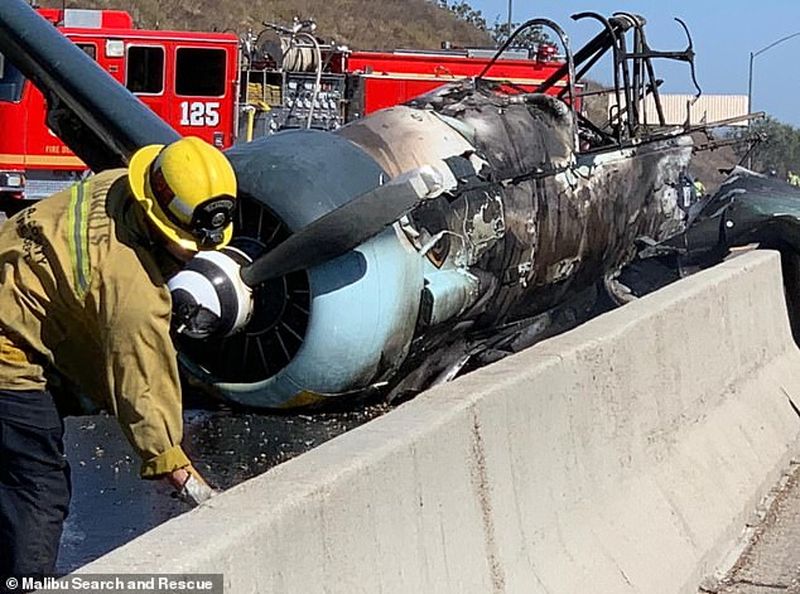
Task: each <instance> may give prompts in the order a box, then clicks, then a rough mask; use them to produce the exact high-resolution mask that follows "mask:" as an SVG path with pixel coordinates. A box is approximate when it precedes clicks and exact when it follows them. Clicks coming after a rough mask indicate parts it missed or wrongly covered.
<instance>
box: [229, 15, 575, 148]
mask: <svg viewBox="0 0 800 594" xmlns="http://www.w3.org/2000/svg"><path fill="white" fill-rule="evenodd" d="M273 27H275V26H273ZM275 28H276V29H278V30H279V31H278V39H272V40H270V39H269V37H267V39H264V33H265V32H267V33H268V32H269V30H265V31H263V32H262V33H261V34H260V35H259V36H258V37H253V38H251V39H250V40H249V41H248V40H247V39H246V38H245V42H244V44H243V45H244V47H245V51H244V59H243V69H242V85H241V88H242V96H241V97H240V100H241V105H242V107H243V114H242V117H241V119H240V130H239V137H240V138H242V139H246V140H250V139H252V138H254V137H258V136H262V135H265V134H271V133H274V132H277V131H279V130H282V129H286V128H298V127H312V128H320V129H327V130H334V129H336V128H338V127H339V126H341V125H342V124H344V123H346V122H349V121H351V120H354V119H356V118H359V117H362V116H365V115H369V114H370V113H372V112H373V111H377V110H378V109H383V108H385V107H391V106H393V105H398V104H400V103H404V102H406V101H408V100H410V99H413V98H414V97H417V96H419V95H421V94H423V93H426V92H428V91H430V90H433V89H435V88H436V87H439V86H441V85H443V84H446V83H450V82H453V81H455V80H460V79H464V78H468V77H474V76H477V75H479V74H481V72H482V71H483V70H484V68H485V67H486V66H487V64H489V61H490V60H491V58H492V57H493V55H494V54H495V52H496V50H494V49H483V48H475V49H447V50H440V51H419V50H397V51H394V52H376V51H349V50H348V49H347V48H342V47H336V46H332V45H319V44H317V43H316V41H313V40H312V36H311V35H310V33H306V34H305V35H303V34H302V33H300V34H298V33H297V29H295V30H294V31H289V30H287V29H282V28H280V27H275ZM309 40H312V41H309ZM562 65H563V61H561V60H560V59H559V58H558V56H557V55H556V48H555V46H553V45H551V44H547V43H544V44H541V45H540V46H539V47H537V48H536V49H535V50H528V49H524V50H511V51H507V52H505V53H504V54H503V56H502V57H501V58H500V59H499V60H497V61H496V62H495V63H494V64H493V65H492V67H491V68H490V70H489V71H488V72H487V74H486V78H487V79H489V80H498V81H505V82H507V83H510V86H509V87H508V88H509V89H510V90H511V91H512V92H513V90H514V89H516V90H517V91H519V90H524V91H531V90H533V89H535V88H536V86H537V85H538V84H540V83H542V82H544V80H546V79H547V78H548V77H549V76H550V75H551V74H553V73H554V72H556V71H557V70H558V69H559V68H560V67H561V66H562ZM563 84H564V83H563V82H562V83H561V85H557V86H556V87H554V88H552V89H551V90H550V91H549V92H550V93H553V94H556V93H558V92H559V91H560V90H561V88H562V87H563Z"/></svg>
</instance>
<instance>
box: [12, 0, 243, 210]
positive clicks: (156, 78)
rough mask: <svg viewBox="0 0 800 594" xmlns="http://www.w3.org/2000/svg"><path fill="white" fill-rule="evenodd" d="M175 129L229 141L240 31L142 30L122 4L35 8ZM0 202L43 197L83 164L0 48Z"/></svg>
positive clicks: (82, 168)
mask: <svg viewBox="0 0 800 594" xmlns="http://www.w3.org/2000/svg"><path fill="white" fill-rule="evenodd" d="M39 13H40V14H41V15H42V16H43V17H44V18H46V19H47V20H48V21H50V22H51V23H53V25H54V26H56V27H58V28H59V30H60V31H61V32H62V33H63V34H64V35H66V36H67V37H68V38H69V39H71V40H72V41H73V42H74V43H75V44H77V45H78V47H80V48H81V49H82V50H84V51H85V52H86V53H87V54H89V55H90V56H91V57H92V58H94V59H95V60H96V61H97V63H98V64H99V65H100V66H101V67H102V68H103V69H104V70H105V71H106V72H108V73H109V74H110V75H111V76H113V77H114V78H116V79H117V80H118V81H119V82H120V83H122V84H124V85H125V86H126V87H127V88H128V89H129V90H130V91H131V92H133V93H134V94H136V95H137V96H138V97H139V98H140V99H141V100H142V101H143V102H144V103H145V104H147V105H148V106H149V107H150V108H151V109H152V110H153V111H155V112H156V113H157V114H159V115H160V116H161V117H162V118H164V120H166V121H167V122H169V123H170V124H171V125H172V126H173V127H174V128H175V129H176V130H178V132H180V133H181V134H185V135H193V136H199V137H201V138H203V139H205V140H207V141H208V142H212V143H214V144H215V145H217V146H219V147H227V146H230V145H231V144H232V143H233V141H234V134H233V131H234V130H235V121H234V120H235V117H236V96H237V94H236V85H237V84H238V80H239V39H238V38H237V37H236V36H235V35H232V34H222V33H190V32H182V31H145V30H138V29H134V28H133V19H132V18H131V16H130V15H129V14H128V13H127V12H122V11H113V10H103V11H97V10H72V9H67V10H58V9H39ZM0 129H2V130H3V134H2V135H0V198H2V199H3V201H4V204H2V205H0V207H2V208H5V209H11V210H13V207H14V205H15V204H19V202H18V201H19V200H22V199H28V200H30V199H38V198H43V197H45V196H48V195H50V194H52V193H53V192H55V191H58V190H60V189H62V188H64V187H66V186H68V185H69V184H71V183H72V182H73V181H74V180H75V179H77V178H79V177H80V176H82V175H84V173H85V172H86V166H85V165H84V164H83V163H82V162H81V161H80V159H78V158H77V157H76V156H75V155H74V153H73V152H72V151H71V150H70V149H69V148H68V147H67V146H66V145H64V143H62V142H61V141H60V140H59V139H58V138H57V137H56V136H55V134H53V132H52V131H51V130H50V129H49V128H48V127H47V125H46V124H45V100H44V97H43V96H42V94H41V93H40V92H39V91H38V90H37V89H36V88H35V87H34V86H33V85H32V84H30V82H28V81H26V80H25V79H24V78H23V76H22V75H21V74H20V72H19V71H18V70H17V69H16V68H15V67H14V65H13V64H11V63H10V62H7V61H4V60H3V59H2V56H0Z"/></svg>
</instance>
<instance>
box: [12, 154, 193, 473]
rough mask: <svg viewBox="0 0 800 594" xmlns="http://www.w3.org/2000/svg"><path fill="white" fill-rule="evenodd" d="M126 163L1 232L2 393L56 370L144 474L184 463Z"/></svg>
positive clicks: (154, 267) (159, 306)
mask: <svg viewBox="0 0 800 594" xmlns="http://www.w3.org/2000/svg"><path fill="white" fill-rule="evenodd" d="M175 268H176V265H175V263H173V262H171V261H170V260H169V257H168V256H167V254H166V253H165V251H164V250H163V249H161V248H159V247H158V246H157V245H156V244H154V243H153V242H152V241H151V237H150V231H149V229H148V226H147V225H146V223H145V222H144V216H143V213H141V211H140V210H139V206H138V205H137V204H136V203H135V201H133V200H132V199H131V197H130V194H129V186H128V178H127V175H126V171H125V170H124V169H116V170H111V171H106V172H103V173H101V174H99V175H96V176H94V177H91V178H89V179H88V180H86V181H83V182H81V183H78V184H76V185H75V186H73V187H72V188H70V189H69V190H65V191H63V192H60V193H58V194H56V195H54V196H52V197H50V198H47V199H46V200H42V201H41V202H38V203H36V204H35V205H33V206H31V207H29V208H26V209H25V210H23V211H21V212H20V213H18V214H17V215H15V216H14V217H12V218H11V219H9V220H8V221H7V222H6V223H5V224H4V225H3V226H2V228H0V389H6V390H41V389H44V388H46V387H47V380H46V379H45V377H46V372H47V369H48V368H49V367H52V368H54V369H55V370H56V371H57V372H59V373H60V374H61V375H63V376H64V377H66V378H68V379H69V380H70V381H71V382H73V383H75V384H77V385H78V386H79V387H80V388H81V389H82V391H83V392H85V393H86V394H88V395H89V396H90V397H91V398H92V399H94V400H95V401H96V402H97V403H98V404H99V405H101V406H102V407H104V408H107V409H108V410H109V411H110V412H112V413H113V414H114V415H115V416H116V417H117V419H118V420H119V422H120V425H121V426H122V429H123V432H124V433H125V435H126V437H127V438H128V439H129V441H130V442H131V444H132V445H133V447H134V449H135V450H136V452H137V453H138V454H139V456H140V457H141V458H142V461H143V464H142V476H143V477H154V476H158V475H161V474H164V473H167V472H169V471H171V470H174V469H176V468H180V467H182V466H185V465H187V464H188V463H189V460H188V458H187V457H186V455H185V454H184V453H183V450H182V449H181V447H180V443H181V439H182V434H183V419H182V407H181V392H180V384H179V380H178V370H177V362H176V354H175V349H174V347H173V345H172V341H171V339H170V335H169V322H170V310H171V299H170V294H169V290H168V289H167V288H166V280H165V279H166V277H167V275H168V274H170V273H171V272H172V271H173V269H175Z"/></svg>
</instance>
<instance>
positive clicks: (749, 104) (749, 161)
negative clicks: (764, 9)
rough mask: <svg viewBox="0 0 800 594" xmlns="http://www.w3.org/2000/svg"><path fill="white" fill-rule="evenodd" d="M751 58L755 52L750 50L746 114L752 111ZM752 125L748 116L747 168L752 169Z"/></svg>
mask: <svg viewBox="0 0 800 594" xmlns="http://www.w3.org/2000/svg"><path fill="white" fill-rule="evenodd" d="M753 58H755V54H754V53H753V52H750V69H749V70H748V75H747V115H750V114H751V113H753ZM752 125H753V120H752V119H750V118H748V120H747V134H748V143H747V168H748V169H753V146H752V142H750V141H749V138H750V128H751V126H752Z"/></svg>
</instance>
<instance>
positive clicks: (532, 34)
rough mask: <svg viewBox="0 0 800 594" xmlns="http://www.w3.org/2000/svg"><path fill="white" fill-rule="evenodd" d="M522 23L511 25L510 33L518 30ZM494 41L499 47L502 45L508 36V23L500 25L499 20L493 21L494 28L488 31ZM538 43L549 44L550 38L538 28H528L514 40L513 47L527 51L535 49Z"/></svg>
mask: <svg viewBox="0 0 800 594" xmlns="http://www.w3.org/2000/svg"><path fill="white" fill-rule="evenodd" d="M520 25H522V23H513V22H512V23H511V30H510V33H514V31H516V30H517V29H519V27H520ZM489 33H490V34H491V35H492V39H494V42H495V44H496V45H497V46H498V47H499V46H501V45H503V44H504V43H505V42H506V40H508V36H509V27H508V22H505V23H501V22H500V20H499V18H497V19H495V21H494V27H492V29H491V30H490V31H489ZM540 43H551V39H550V37H549V36H548V35H547V33H545V32H544V31H543V30H542V28H541V27H540V26H536V27H528V28H527V29H525V30H524V31H521V32H520V34H519V35H517V36H516V37H515V38H514V43H513V44H512V46H513V47H524V48H527V49H531V50H532V49H536V48H537V47H538V46H539V44H540Z"/></svg>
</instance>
